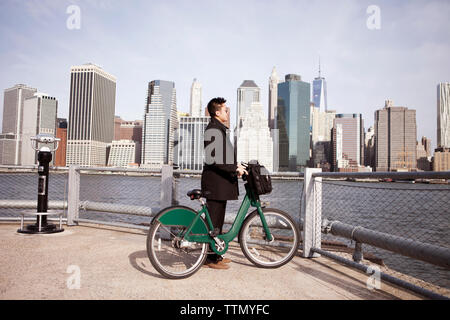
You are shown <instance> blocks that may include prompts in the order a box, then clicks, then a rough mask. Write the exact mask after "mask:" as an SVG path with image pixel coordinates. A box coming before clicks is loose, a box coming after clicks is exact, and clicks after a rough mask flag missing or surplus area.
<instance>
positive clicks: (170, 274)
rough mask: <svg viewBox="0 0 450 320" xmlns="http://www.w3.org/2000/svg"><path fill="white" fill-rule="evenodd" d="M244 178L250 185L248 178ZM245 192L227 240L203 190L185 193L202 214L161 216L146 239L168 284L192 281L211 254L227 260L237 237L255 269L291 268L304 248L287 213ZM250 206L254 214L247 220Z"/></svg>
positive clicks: (176, 210)
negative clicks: (214, 220) (216, 225)
mask: <svg viewBox="0 0 450 320" xmlns="http://www.w3.org/2000/svg"><path fill="white" fill-rule="evenodd" d="M249 172H250V171H249ZM242 178H243V180H244V181H246V180H247V178H248V177H246V175H244V176H243V177H242ZM245 190H246V194H245V197H244V199H243V201H242V203H241V206H240V208H239V211H238V213H237V215H236V217H235V220H234V222H233V224H232V227H231V229H230V230H229V231H228V232H227V233H224V234H216V232H215V230H214V227H213V224H212V221H211V218H210V215H209V212H208V209H207V207H206V204H205V202H204V201H203V199H201V198H202V192H201V190H198V189H194V190H191V191H189V192H188V193H187V195H188V196H189V197H190V198H191V200H199V201H200V202H201V208H200V210H199V211H197V212H196V211H194V210H193V209H191V208H189V207H185V206H172V207H168V208H166V209H163V210H161V211H160V212H159V213H158V214H157V215H156V216H155V217H154V218H153V220H152V222H151V225H150V230H149V233H148V236H147V253H148V257H149V259H150V262H151V263H152V265H153V267H154V268H155V269H156V270H157V271H158V272H159V273H161V274H162V275H163V276H165V277H167V278H170V279H182V278H186V277H189V276H191V275H193V274H194V273H195V272H196V271H198V269H200V267H201V266H202V265H203V264H204V262H205V259H206V256H207V253H208V248H209V249H210V250H211V251H212V252H215V253H216V254H219V255H223V254H225V252H227V250H228V245H229V243H230V242H231V241H232V240H234V239H235V238H236V237H237V236H238V241H239V244H240V247H241V249H242V252H243V253H244V255H245V257H246V258H247V259H248V260H250V261H251V262H252V263H253V264H255V265H256V266H258V267H262V268H277V267H280V266H282V265H284V264H286V263H288V262H289V261H290V260H291V259H292V258H293V257H294V255H295V254H296V252H297V248H298V246H299V243H300V232H299V229H298V226H297V224H296V223H295V221H294V220H293V219H292V218H291V217H290V216H289V215H288V214H287V213H285V212H283V211H281V210H278V209H272V208H265V207H264V206H262V205H261V202H260V200H259V196H258V195H257V194H256V193H255V192H254V191H253V190H252V189H251V187H250V185H249V183H248V181H247V183H245ZM250 206H251V207H255V208H256V210H254V211H252V212H251V213H250V214H248V215H247V213H248V210H249V208H250ZM203 216H204V218H203Z"/></svg>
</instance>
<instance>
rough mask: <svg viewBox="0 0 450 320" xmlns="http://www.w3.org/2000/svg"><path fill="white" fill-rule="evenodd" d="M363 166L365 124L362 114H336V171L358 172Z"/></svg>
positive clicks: (334, 165)
mask: <svg viewBox="0 0 450 320" xmlns="http://www.w3.org/2000/svg"><path fill="white" fill-rule="evenodd" d="M363 164H364V123H363V120H362V116H361V114H360V113H355V114H336V118H335V119H334V123H333V168H334V171H358V168H359V167H361V166H362V165H363Z"/></svg>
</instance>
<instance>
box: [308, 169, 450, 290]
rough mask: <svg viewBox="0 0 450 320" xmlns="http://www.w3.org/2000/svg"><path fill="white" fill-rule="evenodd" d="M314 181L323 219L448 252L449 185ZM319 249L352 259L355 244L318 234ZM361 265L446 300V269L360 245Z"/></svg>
mask: <svg viewBox="0 0 450 320" xmlns="http://www.w3.org/2000/svg"><path fill="white" fill-rule="evenodd" d="M322 179H323V180H322V181H320V179H316V181H315V184H314V188H315V189H316V191H318V192H317V194H318V195H320V197H319V198H317V199H316V205H317V206H318V208H319V209H320V210H321V214H322V220H323V219H327V220H329V221H340V222H342V223H345V224H348V225H351V226H355V227H357V226H359V227H363V228H366V229H369V230H373V231H377V232H381V233H384V234H389V235H393V236H397V237H401V238H404V239H406V241H407V242H408V241H409V242H410V243H411V245H413V244H412V242H413V241H414V242H420V243H423V244H430V245H434V246H438V247H443V248H450V192H449V191H450V187H449V186H448V185H442V184H424V183H412V181H409V182H407V181H405V182H389V183H387V182H351V181H341V180H329V179H328V180H327V179H325V178H322ZM322 249H323V250H327V251H332V252H333V253H334V254H337V255H339V256H342V257H345V258H347V259H349V260H352V259H353V253H354V249H355V241H353V240H350V239H345V238H343V237H336V236H333V235H331V234H323V235H322ZM362 252H363V260H362V261H361V263H363V264H366V265H375V266H378V267H379V268H380V271H381V272H383V273H386V274H389V275H392V276H395V277H397V278H399V279H402V280H405V281H407V282H409V283H413V284H415V285H416V286H419V287H422V288H425V289H427V290H430V291H433V292H436V293H439V294H441V295H446V296H450V280H449V279H450V270H449V269H446V268H444V267H440V266H436V265H433V264H430V263H427V262H423V261H420V260H417V259H414V258H409V257H406V256H404V255H400V254H396V253H393V252H392V251H388V250H384V249H380V248H379V247H374V246H371V245H368V244H362Z"/></svg>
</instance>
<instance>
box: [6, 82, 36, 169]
mask: <svg viewBox="0 0 450 320" xmlns="http://www.w3.org/2000/svg"><path fill="white" fill-rule="evenodd" d="M36 91H37V89H35V88H30V87H27V86H26V85H24V84H17V85H15V86H14V87H12V88H9V89H5V91H4V96H3V125H2V134H1V135H0V163H1V164H12V165H20V164H21V162H20V151H21V146H22V142H23V141H22V124H23V114H24V103H25V100H26V99H27V98H30V97H32V96H33V95H34V94H35V93H36ZM25 143H26V144H27V145H28V146H30V148H31V143H30V141H25Z"/></svg>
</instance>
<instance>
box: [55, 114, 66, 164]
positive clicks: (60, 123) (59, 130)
mask: <svg viewBox="0 0 450 320" xmlns="http://www.w3.org/2000/svg"><path fill="white" fill-rule="evenodd" d="M56 137H57V138H59V139H61V141H60V142H59V143H58V149H57V150H56V152H55V166H57V167H65V166H66V152H67V119H63V118H57V119H56Z"/></svg>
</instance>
